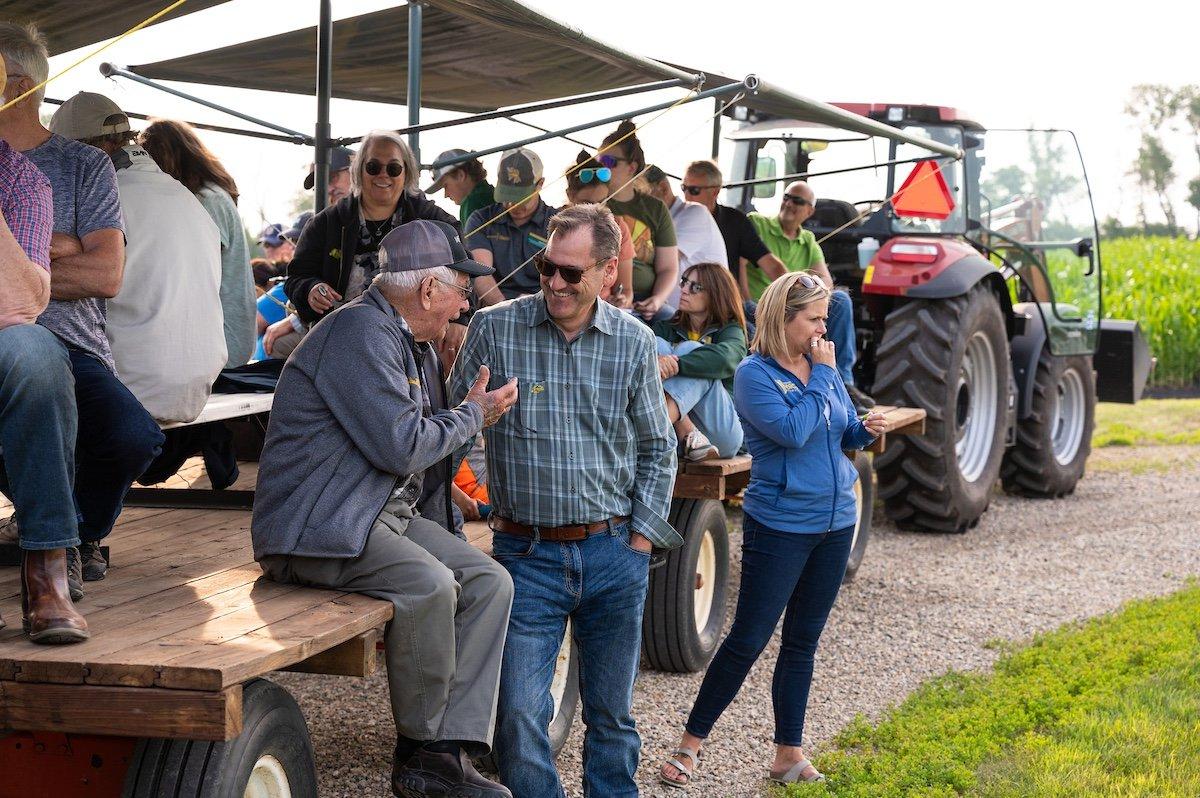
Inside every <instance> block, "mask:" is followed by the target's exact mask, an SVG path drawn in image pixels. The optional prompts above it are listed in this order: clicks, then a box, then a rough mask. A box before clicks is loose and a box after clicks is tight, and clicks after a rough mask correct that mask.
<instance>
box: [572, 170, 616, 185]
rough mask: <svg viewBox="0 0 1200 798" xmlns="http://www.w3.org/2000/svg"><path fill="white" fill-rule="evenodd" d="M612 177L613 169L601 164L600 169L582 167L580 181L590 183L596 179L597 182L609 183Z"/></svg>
mask: <svg viewBox="0 0 1200 798" xmlns="http://www.w3.org/2000/svg"><path fill="white" fill-rule="evenodd" d="M611 179H612V169H610V168H609V167H607V166H601V167H600V168H599V169H580V170H579V182H580V183H584V184H587V183H590V182H592V181H593V180H595V181H596V182H597V183H607V182H608V181H609V180H611Z"/></svg>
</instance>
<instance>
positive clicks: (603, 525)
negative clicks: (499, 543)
mask: <svg viewBox="0 0 1200 798" xmlns="http://www.w3.org/2000/svg"><path fill="white" fill-rule="evenodd" d="M628 520H629V518H628V517H627V516H623V515H618V516H613V517H612V518H609V519H608V520H607V521H596V522H595V523H593V524H575V525H573V526H529V525H528V524H518V523H517V522H516V521H509V520H508V519H507V518H501V517H500V516H498V515H493V516H492V517H491V519H489V521H490V523H491V527H492V529H494V530H496V531H497V532H503V533H504V534H506V535H520V536H521V537H525V538H531V537H533V536H534V533H535V532H536V533H537V536H538V537H539V538H541V539H542V540H549V541H553V542H556V543H562V542H566V541H571V540H583V539H584V538H586V537H587V536H588V535H594V534H596V533H597V532H604V531H606V530H607V529H608V528H609V525H610V524H611V525H612V526H618V525H619V524H624V523H625V522H627V521H628Z"/></svg>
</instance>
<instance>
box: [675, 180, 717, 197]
mask: <svg viewBox="0 0 1200 798" xmlns="http://www.w3.org/2000/svg"><path fill="white" fill-rule="evenodd" d="M679 187H680V188H681V189H683V192H684V193H685V194H691V195H692V196H693V197H698V196H700V192H701V191H704V190H705V189H708V188H720V186H689V185H688V184H686V183H683V184H681V185H680V186H679Z"/></svg>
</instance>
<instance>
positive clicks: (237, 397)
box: [160, 393, 275, 429]
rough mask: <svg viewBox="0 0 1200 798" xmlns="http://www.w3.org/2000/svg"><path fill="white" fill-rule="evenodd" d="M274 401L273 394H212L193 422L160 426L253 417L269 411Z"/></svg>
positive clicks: (184, 425) (179, 425)
mask: <svg viewBox="0 0 1200 798" xmlns="http://www.w3.org/2000/svg"><path fill="white" fill-rule="evenodd" d="M274 399H275V394H273V393H214V394H212V395H211V396H209V397H208V401H207V402H205V404H204V409H203V410H201V411H200V415H199V416H197V417H196V419H195V420H194V421H183V422H174V423H171V424H161V425H160V427H161V428H162V429H175V428H177V427H190V426H193V425H195V424H207V423H208V422H210V421H223V420H225V419H227V418H240V417H242V416H253V415H255V414H257V413H266V412H268V411H270V409H271V404H272V402H273V401H274Z"/></svg>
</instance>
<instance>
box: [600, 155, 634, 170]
mask: <svg viewBox="0 0 1200 798" xmlns="http://www.w3.org/2000/svg"><path fill="white" fill-rule="evenodd" d="M596 160H597V161H599V162H600V163H602V164H604V165H605V166H607V167H608V168H609V169H612V168H613V167H614V166H616V165H617V164H619V163H633V159H631V158H622V157H621V156H619V155H599V156H597V157H596Z"/></svg>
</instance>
